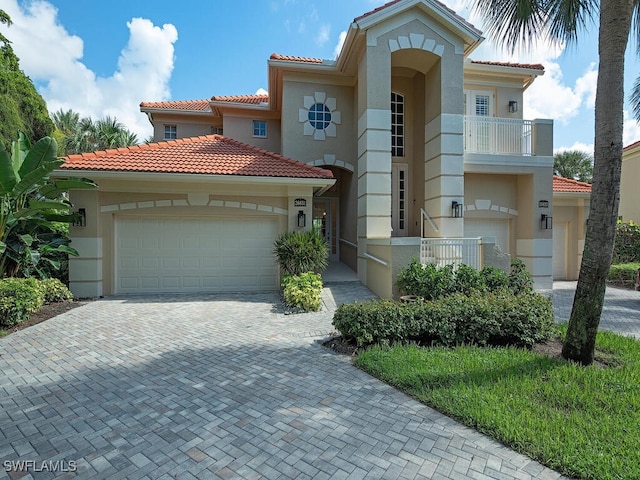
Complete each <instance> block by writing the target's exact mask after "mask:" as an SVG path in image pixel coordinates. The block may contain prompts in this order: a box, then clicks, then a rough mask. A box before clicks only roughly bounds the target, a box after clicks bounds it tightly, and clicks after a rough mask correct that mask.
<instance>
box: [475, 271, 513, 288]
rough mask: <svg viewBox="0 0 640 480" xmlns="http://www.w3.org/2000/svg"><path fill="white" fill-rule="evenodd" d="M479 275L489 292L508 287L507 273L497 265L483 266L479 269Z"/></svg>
mask: <svg viewBox="0 0 640 480" xmlns="http://www.w3.org/2000/svg"><path fill="white" fill-rule="evenodd" d="M480 276H481V277H482V280H483V282H484V285H485V287H486V289H487V290H489V291H490V292H495V291H496V290H500V289H502V288H508V287H509V274H508V273H507V272H505V271H504V270H500V269H499V268H497V267H493V266H491V265H489V266H486V267H484V268H483V269H482V270H480Z"/></svg>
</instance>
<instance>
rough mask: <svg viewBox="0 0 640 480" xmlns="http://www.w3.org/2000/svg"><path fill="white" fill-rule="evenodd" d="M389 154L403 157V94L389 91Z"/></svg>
mask: <svg viewBox="0 0 640 480" xmlns="http://www.w3.org/2000/svg"><path fill="white" fill-rule="evenodd" d="M391 156H392V157H404V96H403V95H400V94H399V93H395V92H391Z"/></svg>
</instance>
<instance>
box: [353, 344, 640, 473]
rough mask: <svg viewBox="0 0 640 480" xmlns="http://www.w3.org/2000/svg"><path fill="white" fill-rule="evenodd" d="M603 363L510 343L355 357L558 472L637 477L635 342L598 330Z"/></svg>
mask: <svg viewBox="0 0 640 480" xmlns="http://www.w3.org/2000/svg"><path fill="white" fill-rule="evenodd" d="M597 349H598V350H599V351H600V356H601V357H604V358H606V359H607V363H608V365H609V366H608V367H606V368H603V367H601V366H591V367H586V368H585V367H580V366H578V365H575V364H571V363H567V362H564V361H562V360H559V359H552V358H548V357H545V356H543V355H539V354H536V353H533V352H530V351H528V350H522V349H513V348H476V347H460V348H456V349H445V348H419V347H416V346H396V347H392V348H379V347H372V348H370V349H368V350H366V351H365V352H364V353H362V354H361V355H360V356H359V357H358V358H357V359H356V365H357V366H358V367H360V368H362V369H363V370H365V371H367V372H369V373H370V374H371V375H374V376H376V377H378V378H380V379H381V380H384V381H385V382H387V383H389V384H391V385H394V386H395V387H397V388H399V389H400V390H403V391H405V392H406V393H408V394H409V395H412V396H414V397H415V398H417V399H419V400H420V401H422V402H423V403H425V404H427V405H430V406H432V407H434V408H436V409H437V410H439V411H440V412H442V413H444V414H446V415H449V416H451V417H453V418H456V419H458V420H459V421H461V422H462V423H464V424H466V425H468V426H470V427H473V428H475V429H477V430H479V431H481V432H483V433H485V434H487V435H489V436H491V437H493V438H495V439H497V440H498V441H500V442H502V443H504V444H506V445H509V446H511V447H512V448H514V449H515V450H518V451H519V452H521V453H524V454H526V455H528V456H529V457H531V458H534V459H536V460H538V461H540V462H541V463H543V464H545V465H547V466H549V467H550V468H553V469H555V470H557V471H560V472H562V473H564V474H567V475H570V476H573V477H576V478H584V479H598V480H601V479H625V480H627V479H634V478H635V479H640V342H638V341H636V340H634V339H630V338H626V337H621V336H618V335H614V334H610V333H603V332H601V333H599V334H598V343H597Z"/></svg>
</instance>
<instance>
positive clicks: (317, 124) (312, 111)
mask: <svg viewBox="0 0 640 480" xmlns="http://www.w3.org/2000/svg"><path fill="white" fill-rule="evenodd" d="M308 118H309V123H310V124H311V126H312V127H313V128H315V129H317V130H324V129H325V128H327V127H328V126H329V125H330V124H331V110H329V107H327V106H326V105H325V104H324V103H316V104H314V105H311V108H309V114H308Z"/></svg>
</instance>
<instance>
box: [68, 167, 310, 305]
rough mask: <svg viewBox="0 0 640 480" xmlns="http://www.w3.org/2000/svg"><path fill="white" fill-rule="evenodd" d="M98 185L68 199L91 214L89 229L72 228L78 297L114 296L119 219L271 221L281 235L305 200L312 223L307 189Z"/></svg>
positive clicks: (73, 283) (72, 275)
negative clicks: (296, 203)
mask: <svg viewBox="0 0 640 480" xmlns="http://www.w3.org/2000/svg"><path fill="white" fill-rule="evenodd" d="M97 183H98V184H99V189H98V190H90V191H72V192H71V194H70V198H71V201H72V202H73V204H74V207H75V208H84V209H85V210H86V212H87V225H86V227H71V228H70V237H71V239H72V246H74V248H76V249H77V250H78V251H79V253H80V256H79V257H77V258H76V257H74V258H72V259H71V260H70V266H69V269H70V286H71V290H72V291H73V292H74V294H75V295H76V296H78V297H96V296H101V295H111V294H113V293H114V287H115V279H114V266H115V255H114V250H115V243H114V242H115V233H114V226H115V222H116V219H117V218H118V216H122V215H136V216H171V217H209V218H222V217H232V218H247V219H249V218H255V217H271V218H274V219H275V221H276V222H277V226H278V227H277V229H278V232H279V233H282V232H285V231H289V230H295V229H297V218H296V217H297V213H298V210H299V208H293V203H294V200H295V199H296V198H304V199H306V200H307V206H308V207H307V208H306V209H304V210H305V212H306V214H307V218H308V219H310V218H311V205H312V189H311V187H305V186H288V187H287V186H282V185H253V186H252V185H250V184H245V185H233V184H217V185H216V184H213V183H196V182H193V183H186V184H184V183H182V184H181V183H179V182H172V181H158V182H149V181H147V182H133V181H132V180H131V179H129V180H122V181H120V180H113V179H111V180H104V181H100V180H98V181H97ZM135 185H137V187H138V188H134V186H135ZM136 190H137V191H136ZM308 223H309V225H308V227H310V222H308ZM274 240H275V239H274Z"/></svg>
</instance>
